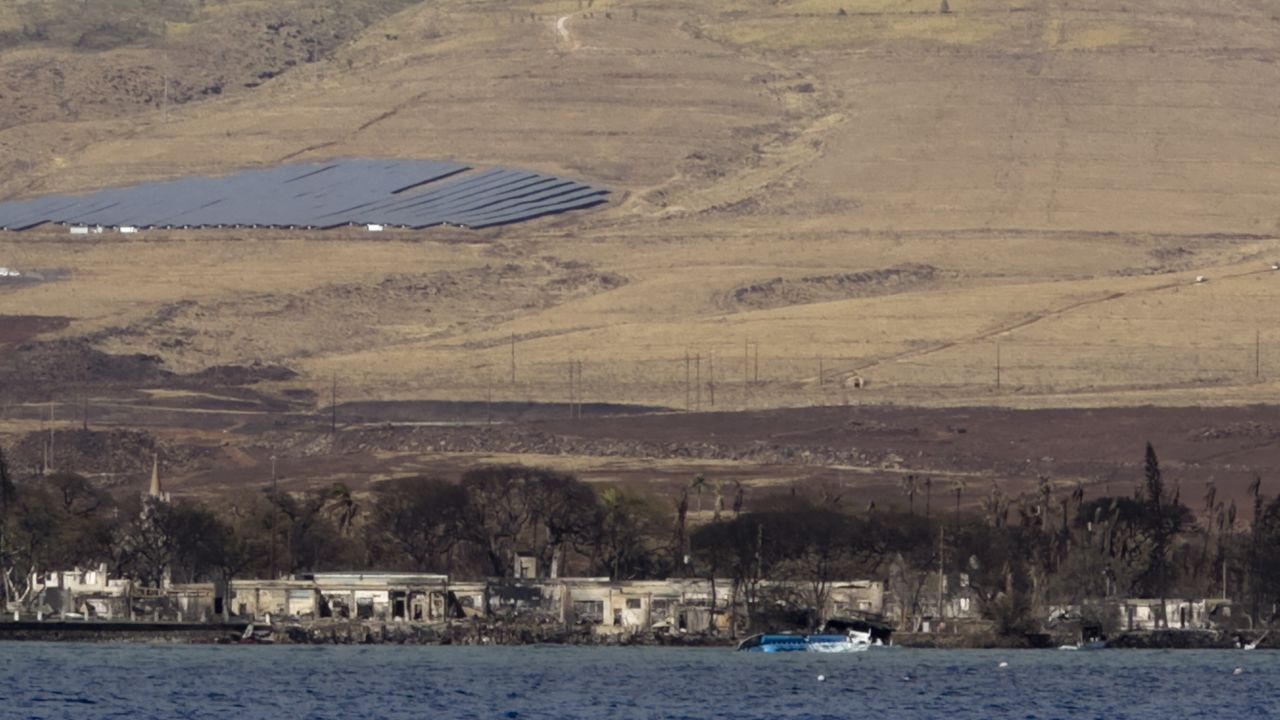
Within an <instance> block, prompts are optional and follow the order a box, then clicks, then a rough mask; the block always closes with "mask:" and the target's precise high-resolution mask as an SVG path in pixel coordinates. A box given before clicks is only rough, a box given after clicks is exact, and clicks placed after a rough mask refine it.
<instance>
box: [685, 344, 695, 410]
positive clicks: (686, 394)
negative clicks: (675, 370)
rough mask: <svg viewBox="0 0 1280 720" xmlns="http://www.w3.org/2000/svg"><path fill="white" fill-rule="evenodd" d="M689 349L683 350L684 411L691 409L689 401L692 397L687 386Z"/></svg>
mask: <svg viewBox="0 0 1280 720" xmlns="http://www.w3.org/2000/svg"><path fill="white" fill-rule="evenodd" d="M689 378H690V376H689V351H688V350H685V351H684V411H685V412H689V411H690V410H692V409H693V405H692V404H691V402H690V398H691V397H692V389H691V388H690V387H689Z"/></svg>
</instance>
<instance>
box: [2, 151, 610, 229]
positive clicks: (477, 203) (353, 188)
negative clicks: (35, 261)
mask: <svg viewBox="0 0 1280 720" xmlns="http://www.w3.org/2000/svg"><path fill="white" fill-rule="evenodd" d="M606 195H608V191H607V190H604V189H602V188H596V187H591V186H589V185H584V184H582V183H579V182H575V181H573V180H566V179H563V178H558V177H554V176H551V175H542V174H539V173H534V172H528V171H524V170H512V169H508V168H500V167H495V168H490V169H487V170H482V171H472V168H471V167H469V166H467V165H461V164H458V163H452V162H429V161H418V160H338V161H333V162H328V163H311V164H299V165H282V166H279V167H274V168H268V169H264V170H248V171H244V172H240V173H236V174H234V175H228V176H226V177H217V178H209V177H196V178H184V179H182V180H173V181H169V182H157V183H146V184H143V185H134V186H131V187H123V188H113V189H111V190H103V191H100V192H96V193H93V194H90V195H75V196H72V195H50V196H47V197H42V198H38V199H35V200H25V201H17V202H7V203H0V229H4V230H28V229H31V228H34V227H37V226H40V225H43V224H45V223H58V224H62V225H72V226H97V227H108V228H138V229H150V228H215V227H270V228H313V229H324V228H334V227H341V226H344V225H382V226H385V227H403V228H413V229H423V228H428V227H433V226H436V225H457V226H461V227H468V228H476V229H478V228H485V227H493V226H496V225H506V224H509V223H517V222H522V221H525V220H532V219H534V218H538V217H543V216H546V215H553V214H556V213H562V212H567V211H570V210H580V209H583V208H588V207H592V206H594V205H599V204H600V203H603V202H605V196H606Z"/></svg>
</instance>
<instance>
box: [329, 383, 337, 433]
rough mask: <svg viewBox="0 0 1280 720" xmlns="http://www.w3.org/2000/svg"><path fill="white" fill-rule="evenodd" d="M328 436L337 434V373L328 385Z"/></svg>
mask: <svg viewBox="0 0 1280 720" xmlns="http://www.w3.org/2000/svg"><path fill="white" fill-rule="evenodd" d="M329 434H330V435H337V434H338V373H334V374H333V377H332V378H331V381H330V384H329Z"/></svg>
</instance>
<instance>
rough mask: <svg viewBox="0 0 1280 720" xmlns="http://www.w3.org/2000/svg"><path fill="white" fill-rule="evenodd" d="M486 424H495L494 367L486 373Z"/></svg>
mask: <svg viewBox="0 0 1280 720" xmlns="http://www.w3.org/2000/svg"><path fill="white" fill-rule="evenodd" d="M484 424H485V425H492V424H493V369H492V368H488V369H487V370H486V371H485V374H484Z"/></svg>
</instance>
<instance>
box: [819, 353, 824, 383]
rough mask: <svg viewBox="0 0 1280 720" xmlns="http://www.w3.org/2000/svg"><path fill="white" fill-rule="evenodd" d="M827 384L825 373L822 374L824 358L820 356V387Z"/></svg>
mask: <svg viewBox="0 0 1280 720" xmlns="http://www.w3.org/2000/svg"><path fill="white" fill-rule="evenodd" d="M825 382H826V377H825V373H823V372H822V356H821V355H819V356H818V387H822V386H823V385H824V384H825Z"/></svg>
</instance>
